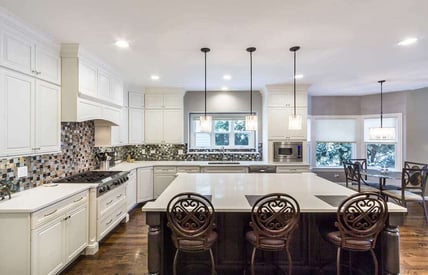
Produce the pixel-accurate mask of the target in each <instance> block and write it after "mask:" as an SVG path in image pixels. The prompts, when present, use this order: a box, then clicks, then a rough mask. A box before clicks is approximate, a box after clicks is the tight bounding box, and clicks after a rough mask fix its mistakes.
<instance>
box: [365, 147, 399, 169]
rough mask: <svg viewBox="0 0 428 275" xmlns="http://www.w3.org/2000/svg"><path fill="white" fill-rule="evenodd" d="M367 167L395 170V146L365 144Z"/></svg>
mask: <svg viewBox="0 0 428 275" xmlns="http://www.w3.org/2000/svg"><path fill="white" fill-rule="evenodd" d="M367 165H368V166H377V167H386V168H395V144H386V143H380V144H376V143H369V144H367Z"/></svg>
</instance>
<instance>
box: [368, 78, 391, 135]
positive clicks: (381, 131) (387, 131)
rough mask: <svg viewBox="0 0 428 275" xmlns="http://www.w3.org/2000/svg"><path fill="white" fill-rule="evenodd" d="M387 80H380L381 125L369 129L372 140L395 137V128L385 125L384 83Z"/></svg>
mask: <svg viewBox="0 0 428 275" xmlns="http://www.w3.org/2000/svg"><path fill="white" fill-rule="evenodd" d="M384 82H385V80H379V81H378V83H380V127H377V128H370V129H369V138H370V139H371V140H394V139H395V128H393V127H383V101H382V94H383V83H384Z"/></svg>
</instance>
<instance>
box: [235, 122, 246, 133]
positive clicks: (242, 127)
mask: <svg viewBox="0 0 428 275" xmlns="http://www.w3.org/2000/svg"><path fill="white" fill-rule="evenodd" d="M233 129H234V130H235V131H245V120H235V121H234V126H233Z"/></svg>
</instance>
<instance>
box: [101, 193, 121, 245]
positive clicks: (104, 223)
mask: <svg viewBox="0 0 428 275" xmlns="http://www.w3.org/2000/svg"><path fill="white" fill-rule="evenodd" d="M126 214H127V211H126V200H123V201H122V202H120V204H118V205H117V207H115V208H113V209H111V210H110V211H109V212H107V213H106V215H105V217H103V218H102V219H100V220H98V222H97V225H98V226H97V237H98V238H97V239H98V240H101V239H102V238H104V236H105V235H107V233H109V232H110V231H111V230H112V229H113V228H114V227H115V226H116V225H117V224H119V222H120V221H121V220H122V219H123V218H125V216H126Z"/></svg>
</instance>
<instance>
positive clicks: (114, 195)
mask: <svg viewBox="0 0 428 275" xmlns="http://www.w3.org/2000/svg"><path fill="white" fill-rule="evenodd" d="M123 201H126V188H125V185H121V186H120V187H118V188H115V189H114V190H112V191H110V192H108V193H107V194H105V195H104V196H101V197H100V198H98V202H97V209H98V219H103V216H105V215H106V213H107V212H108V211H110V209H112V208H115V207H116V205H118V204H120V203H122V202H123Z"/></svg>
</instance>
